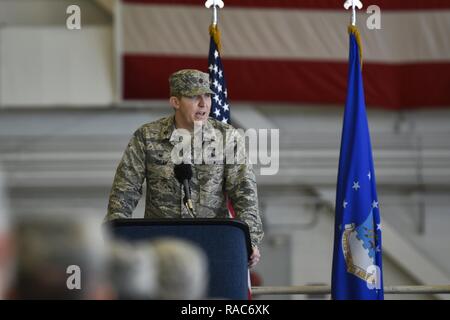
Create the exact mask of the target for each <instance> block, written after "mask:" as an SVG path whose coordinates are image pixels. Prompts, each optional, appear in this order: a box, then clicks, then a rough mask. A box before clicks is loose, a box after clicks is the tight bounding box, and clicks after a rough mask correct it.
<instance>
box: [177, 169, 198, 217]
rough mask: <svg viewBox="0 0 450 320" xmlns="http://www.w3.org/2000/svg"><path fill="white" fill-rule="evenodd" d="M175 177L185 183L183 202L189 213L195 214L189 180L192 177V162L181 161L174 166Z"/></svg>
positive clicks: (182, 183)
mask: <svg viewBox="0 0 450 320" xmlns="http://www.w3.org/2000/svg"><path fill="white" fill-rule="evenodd" d="M174 173H175V178H176V179H177V180H178V182H180V184H181V185H183V188H184V198H183V202H184V205H185V206H186V209H187V210H188V212H189V214H191V215H192V216H194V206H193V205H192V199H191V188H190V187H189V181H190V180H191V178H192V166H191V165H190V164H186V163H181V164H177V165H175V167H174Z"/></svg>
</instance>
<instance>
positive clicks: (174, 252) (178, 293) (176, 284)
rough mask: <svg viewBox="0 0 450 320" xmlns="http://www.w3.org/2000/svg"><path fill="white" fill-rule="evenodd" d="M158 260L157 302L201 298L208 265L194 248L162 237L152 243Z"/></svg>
mask: <svg viewBox="0 0 450 320" xmlns="http://www.w3.org/2000/svg"><path fill="white" fill-rule="evenodd" d="M153 246H154V250H155V252H156V256H157V257H158V287H159V288H158V296H157V299H177V300H186V299H202V298H205V296H206V289H207V285H208V262H207V258H206V255H205V253H204V252H203V251H202V250H201V249H200V248H199V247H198V246H196V245H194V244H192V243H190V242H187V241H183V240H179V239H170V238H162V239H160V240H156V241H154V242H153Z"/></svg>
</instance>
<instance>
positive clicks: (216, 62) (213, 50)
mask: <svg viewBox="0 0 450 320" xmlns="http://www.w3.org/2000/svg"><path fill="white" fill-rule="evenodd" d="M208 70H209V78H210V82H211V90H212V91H214V92H215V94H214V95H213V97H212V99H211V112H210V114H209V115H210V117H212V118H214V119H216V120H219V121H222V122H224V123H230V105H229V104H228V92H227V83H226V81H225V75H224V73H223V66H222V60H221V59H220V52H219V50H218V49H217V44H216V42H215V41H214V38H213V37H212V36H211V40H210V44H209V56H208Z"/></svg>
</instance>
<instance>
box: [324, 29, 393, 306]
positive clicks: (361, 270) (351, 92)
mask: <svg viewBox="0 0 450 320" xmlns="http://www.w3.org/2000/svg"><path fill="white" fill-rule="evenodd" d="M349 33H350V54H349V67H348V90H347V102H346V106H345V113H344V124H343V129H342V138H341V150H340V157H339V172H338V180H337V188H336V216H335V231H334V232H335V236H334V252H333V271H332V286H331V295H332V298H333V299H374V300H377V299H380V300H382V299H383V298H384V292H383V276H382V263H381V256H382V255H381V222H380V212H379V208H378V199H377V191H376V184H375V171H374V167H373V160H372V148H371V143H370V135H369V127H368V123H367V116H366V110H365V100H364V89H363V80H362V74H361V63H360V41H359V34H358V30H357V29H356V27H352V26H351V27H349Z"/></svg>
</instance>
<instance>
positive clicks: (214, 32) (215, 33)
mask: <svg viewBox="0 0 450 320" xmlns="http://www.w3.org/2000/svg"><path fill="white" fill-rule="evenodd" d="M209 34H210V35H211V37H213V39H214V42H215V43H216V46H217V50H219V53H220V50H221V49H222V43H221V42H220V31H219V27H217V25H214V24H211V25H210V26H209Z"/></svg>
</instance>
